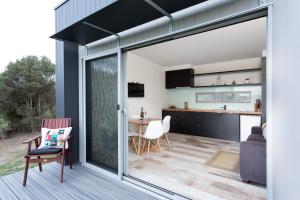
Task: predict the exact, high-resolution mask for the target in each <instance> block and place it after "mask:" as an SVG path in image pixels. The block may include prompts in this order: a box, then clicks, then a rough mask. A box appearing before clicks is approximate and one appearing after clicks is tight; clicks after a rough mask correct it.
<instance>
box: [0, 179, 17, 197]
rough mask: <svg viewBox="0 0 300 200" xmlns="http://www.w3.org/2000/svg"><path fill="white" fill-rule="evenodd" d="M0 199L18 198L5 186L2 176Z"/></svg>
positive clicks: (0, 180)
mask: <svg viewBox="0 0 300 200" xmlns="http://www.w3.org/2000/svg"><path fill="white" fill-rule="evenodd" d="M0 188H1V189H0V199H3V200H4V199H5V200H6V199H7V200H18V199H19V198H18V197H17V196H16V195H15V194H14V193H13V192H12V191H11V190H10V189H9V187H7V185H6V184H5V183H4V181H3V180H2V178H1V177H0Z"/></svg>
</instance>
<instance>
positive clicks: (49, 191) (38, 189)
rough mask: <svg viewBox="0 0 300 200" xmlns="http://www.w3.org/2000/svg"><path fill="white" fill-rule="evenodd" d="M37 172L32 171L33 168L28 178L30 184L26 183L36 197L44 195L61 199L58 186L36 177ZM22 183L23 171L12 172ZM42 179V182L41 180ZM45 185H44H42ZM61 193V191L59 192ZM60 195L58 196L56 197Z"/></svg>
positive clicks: (46, 197)
mask: <svg viewBox="0 0 300 200" xmlns="http://www.w3.org/2000/svg"><path fill="white" fill-rule="evenodd" d="M34 175H35V173H34V172H32V170H30V171H29V176H28V178H27V182H28V184H27V185H26V188H27V190H29V191H30V192H31V193H32V194H33V195H34V196H36V197H43V199H45V200H56V199H61V198H59V197H60V194H58V191H57V188H54V189H53V188H51V186H52V185H50V184H49V183H48V184H47V182H46V181H45V180H43V179H42V180H41V179H38V178H34V177H35V176H34ZM12 176H14V177H15V178H16V179H17V180H18V181H19V183H20V185H21V184H22V180H23V173H22V172H17V173H15V174H12ZM39 181H41V182H39ZM42 185H43V186H42ZM59 193H60V192H59ZM55 196H56V197H58V198H55Z"/></svg>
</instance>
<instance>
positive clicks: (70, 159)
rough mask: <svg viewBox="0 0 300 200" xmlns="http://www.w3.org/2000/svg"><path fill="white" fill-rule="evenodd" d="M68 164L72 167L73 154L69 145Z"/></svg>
mask: <svg viewBox="0 0 300 200" xmlns="http://www.w3.org/2000/svg"><path fill="white" fill-rule="evenodd" d="M68 153H69V155H68V156H69V165H70V169H72V168H73V154H72V151H71V149H70V147H69V152H68Z"/></svg>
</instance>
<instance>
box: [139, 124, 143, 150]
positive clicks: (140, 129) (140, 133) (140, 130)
mask: <svg viewBox="0 0 300 200" xmlns="http://www.w3.org/2000/svg"><path fill="white" fill-rule="evenodd" d="M141 136H142V125H140V127H139V144H138V155H141Z"/></svg>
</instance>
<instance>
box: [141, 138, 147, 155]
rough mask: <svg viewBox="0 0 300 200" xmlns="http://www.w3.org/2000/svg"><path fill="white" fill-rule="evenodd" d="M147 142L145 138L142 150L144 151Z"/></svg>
mask: <svg viewBox="0 0 300 200" xmlns="http://www.w3.org/2000/svg"><path fill="white" fill-rule="evenodd" d="M146 142H147V140H146V139H143V142H142V148H141V152H144V149H145V145H146Z"/></svg>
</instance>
